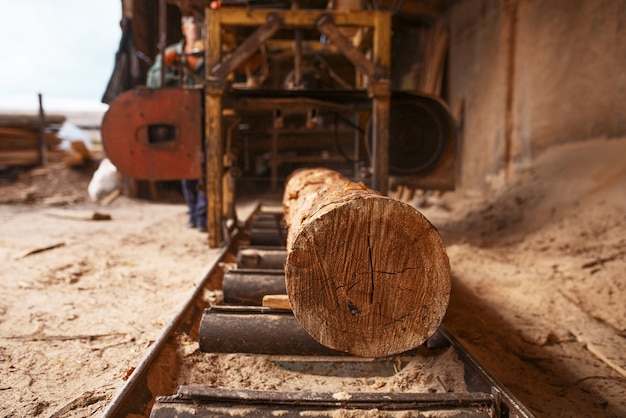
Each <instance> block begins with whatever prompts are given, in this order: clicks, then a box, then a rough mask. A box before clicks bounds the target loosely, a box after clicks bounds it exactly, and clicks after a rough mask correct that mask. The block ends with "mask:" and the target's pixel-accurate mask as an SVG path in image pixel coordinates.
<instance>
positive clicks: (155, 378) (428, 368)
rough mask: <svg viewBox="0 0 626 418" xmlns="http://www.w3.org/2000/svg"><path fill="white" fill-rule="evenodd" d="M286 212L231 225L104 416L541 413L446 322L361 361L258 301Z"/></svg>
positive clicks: (274, 284) (269, 288)
mask: <svg viewBox="0 0 626 418" xmlns="http://www.w3.org/2000/svg"><path fill="white" fill-rule="evenodd" d="M279 209H280V208H277V207H272V206H268V205H259V206H258V207H257V208H256V210H254V211H253V213H252V215H251V216H250V218H249V219H247V220H246V222H245V223H244V224H243V225H241V226H240V227H237V228H234V229H233V230H232V231H231V234H230V241H229V244H228V245H226V246H225V247H224V248H223V249H222V250H221V252H220V254H219V255H218V256H217V257H216V258H215V259H214V261H213V262H212V263H211V264H210V265H209V266H208V269H207V271H206V273H205V274H204V276H203V278H202V280H201V281H200V282H199V284H198V286H197V287H196V288H195V289H194V291H193V292H192V293H191V294H190V296H189V298H188V300H187V301H186V303H185V304H184V305H183V306H182V308H181V309H180V310H179V312H178V313H177V314H176V316H175V317H174V319H173V320H172V321H171V322H170V323H169V324H168V326H167V327H166V328H165V329H164V331H163V332H162V334H161V336H160V337H159V338H158V340H157V341H156V342H155V343H154V344H153V345H152V347H151V348H150V350H149V351H148V352H147V354H146V356H145V357H144V358H143V360H142V361H141V363H140V364H139V365H138V366H137V368H136V369H135V370H134V371H133V373H132V374H131V376H130V377H129V378H128V380H127V381H126V384H125V385H124V386H123V387H122V389H121V390H120V391H119V392H118V394H117V395H116V397H115V398H114V399H113V400H112V402H111V403H110V404H109V405H108V406H107V409H106V410H105V412H104V414H103V417H153V418H160V417H220V416H224V417H232V416H246V417H260V416H280V417H301V416H329V417H361V416H370V417H435V416H436V417H501V418H504V417H520V418H530V417H533V415H532V413H531V412H529V411H528V410H527V409H526V407H524V405H522V404H521V403H520V402H519V401H518V400H517V399H516V398H515V397H514V396H513V395H512V394H511V393H510V392H509V391H508V390H507V389H506V388H505V387H503V386H502V385H501V384H500V383H499V382H498V381H497V380H496V379H495V378H494V377H493V376H491V374H490V373H489V372H488V371H487V370H486V369H485V368H484V367H483V366H482V365H481V364H479V363H478V362H477V361H476V359H474V358H473V357H472V356H471V355H470V353H469V352H468V351H467V350H466V349H465V348H464V347H463V346H462V345H461V343H460V342H459V341H458V340H457V339H456V338H455V337H454V335H452V334H451V333H450V332H449V331H448V330H446V329H445V328H444V327H443V326H441V327H440V328H439V330H438V331H437V332H436V333H435V334H434V335H433V336H432V337H431V338H429V339H428V341H427V342H426V343H425V344H424V345H423V346H421V347H418V348H417V349H414V350H411V351H409V352H406V353H402V354H401V355H396V356H391V357H389V358H382V359H365V358H359V357H352V356H347V355H344V354H343V353H339V352H334V351H333V350H330V349H327V348H325V347H323V346H322V345H320V344H319V343H317V342H316V341H315V340H313V339H312V338H311V337H309V336H308V334H306V332H304V331H303V330H302V329H301V328H300V327H299V326H298V324H297V322H296V321H295V319H294V318H293V315H292V314H291V313H290V311H289V310H288V309H276V308H270V307H264V306H260V305H261V300H262V297H263V295H266V294H275V293H281V291H282V290H283V289H284V275H283V274H284V273H283V272H282V263H283V262H284V257H285V250H284V239H285V234H284V232H285V231H284V228H282V225H281V217H282V216H281V215H282V214H281V212H280V211H279ZM281 285H282V286H283V288H282V289H281ZM242 358H243V359H244V360H245V361H246V363H245V364H244V363H242V362H240V360H241V359H242Z"/></svg>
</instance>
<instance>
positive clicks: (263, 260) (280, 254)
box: [237, 247, 287, 269]
mask: <svg viewBox="0 0 626 418" xmlns="http://www.w3.org/2000/svg"><path fill="white" fill-rule="evenodd" d="M286 258H287V251H285V249H284V248H283V247H244V248H240V249H239V252H238V253H237V267H238V268H239V269H246V268H247V269H252V268H254V269H282V268H283V267H284V265H285V259H286Z"/></svg>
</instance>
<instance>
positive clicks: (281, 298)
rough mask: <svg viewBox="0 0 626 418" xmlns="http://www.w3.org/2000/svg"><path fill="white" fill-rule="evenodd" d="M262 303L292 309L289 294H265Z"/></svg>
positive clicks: (275, 307) (276, 307) (271, 306)
mask: <svg viewBox="0 0 626 418" xmlns="http://www.w3.org/2000/svg"><path fill="white" fill-rule="evenodd" d="M261 304H262V305H263V306H265V307H267V308H272V309H288V310H291V304H290V303H289V296H287V295H265V296H263V301H262V302H261Z"/></svg>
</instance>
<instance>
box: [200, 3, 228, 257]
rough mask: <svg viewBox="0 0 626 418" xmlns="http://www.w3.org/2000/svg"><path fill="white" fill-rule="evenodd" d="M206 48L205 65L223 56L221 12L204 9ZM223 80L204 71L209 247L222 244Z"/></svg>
mask: <svg viewBox="0 0 626 418" xmlns="http://www.w3.org/2000/svg"><path fill="white" fill-rule="evenodd" d="M205 14H206V20H207V22H206V26H207V49H206V57H205V58H206V59H205V61H206V68H213V67H214V66H215V65H217V64H218V63H219V62H220V60H221V57H222V36H221V23H220V15H221V14H220V13H219V11H216V10H210V9H209V8H207V9H206V13H205ZM224 87H225V86H224V80H222V79H218V78H215V77H213V76H211V74H207V78H206V95H205V121H206V123H205V155H206V161H205V173H206V194H207V229H208V235H209V247H211V248H216V247H219V246H221V245H222V241H223V240H224V237H223V230H222V222H223V216H222V207H223V196H222V187H223V183H222V174H223V171H224V170H223V160H222V158H223V156H222V155H223V143H222V142H223V141H222V94H223V93H224Z"/></svg>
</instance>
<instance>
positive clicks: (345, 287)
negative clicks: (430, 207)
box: [283, 169, 450, 357]
mask: <svg viewBox="0 0 626 418" xmlns="http://www.w3.org/2000/svg"><path fill="white" fill-rule="evenodd" d="M283 209H284V213H285V221H286V224H287V226H288V228H289V232H288V235H287V259H286V264H285V284H286V290H287V294H288V296H289V300H290V303H291V306H292V309H293V313H294V316H295V317H296V319H297V320H298V322H299V323H300V325H301V326H302V327H303V328H304V329H305V330H306V331H307V332H308V333H309V334H310V335H311V336H312V337H313V338H314V339H315V340H317V341H318V342H320V343H321V344H323V345H325V346H327V347H329V348H332V349H334V350H338V351H342V352H346V353H350V354H352V355H356V356H362V357H383V356H388V355H393V354H397V353H401V352H404V351H407V350H410V349H413V348H416V347H417V346H419V345H421V344H422V343H423V342H424V341H426V340H427V339H428V337H430V336H431V335H432V334H434V333H435V331H436V330H437V328H438V327H439V325H440V324H441V321H442V319H443V317H444V315H445V312H446V309H447V307H448V302H449V299H450V263H449V260H448V256H447V254H446V251H445V246H444V244H443V241H442V239H441V236H440V235H439V233H438V231H437V229H436V228H435V227H434V226H433V225H432V224H431V223H430V222H429V221H428V220H427V219H426V218H425V217H424V216H423V215H422V214H421V213H420V212H418V211H417V210H416V209H415V208H413V207H412V206H410V205H407V204H405V203H403V202H401V201H398V200H394V199H392V198H389V197H386V196H382V195H380V194H379V193H378V192H376V191H373V190H370V189H368V188H367V187H366V186H365V185H363V184H362V183H355V182H352V181H350V180H348V179H346V178H345V177H343V176H342V175H341V174H339V173H337V172H335V171H332V170H327V169H300V170H298V171H296V172H294V173H292V175H291V176H290V177H289V179H288V180H287V184H286V187H285V193H284V196H283Z"/></svg>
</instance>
